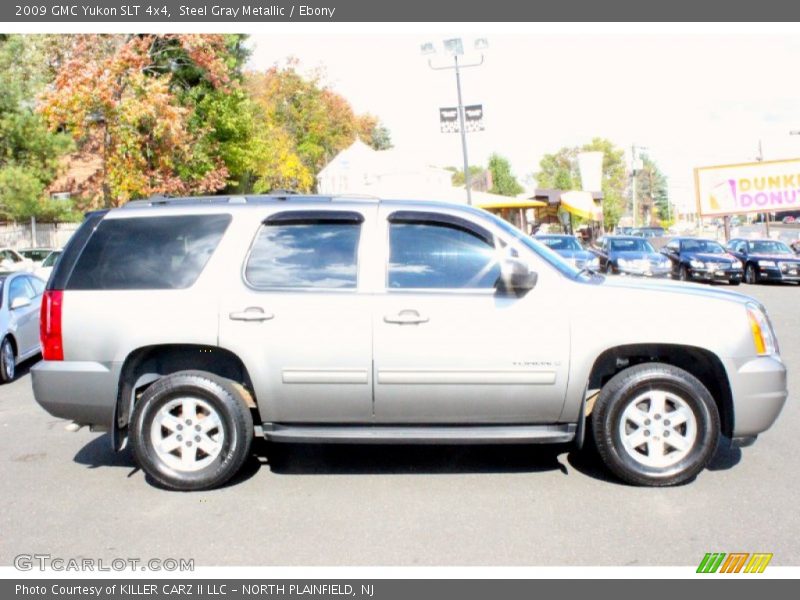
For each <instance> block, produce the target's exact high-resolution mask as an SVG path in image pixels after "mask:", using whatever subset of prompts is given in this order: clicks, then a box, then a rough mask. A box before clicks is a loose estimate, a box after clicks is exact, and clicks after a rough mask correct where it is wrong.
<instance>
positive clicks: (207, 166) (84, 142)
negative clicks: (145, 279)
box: [40, 34, 237, 206]
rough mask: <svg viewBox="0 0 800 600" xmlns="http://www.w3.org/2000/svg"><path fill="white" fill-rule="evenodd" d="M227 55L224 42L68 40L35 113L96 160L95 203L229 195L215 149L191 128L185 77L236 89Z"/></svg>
mask: <svg viewBox="0 0 800 600" xmlns="http://www.w3.org/2000/svg"><path fill="white" fill-rule="evenodd" d="M228 50H229V49H228V46H227V45H226V38H225V36H221V35H194V34H192V35H186V34H181V35H166V36H155V35H80V36H75V37H74V38H72V43H71V45H70V47H69V48H68V50H67V51H66V52H65V55H64V58H63V61H62V63H61V66H60V69H59V70H58V72H57V74H56V77H55V80H54V82H53V84H52V86H51V88H50V89H49V91H48V92H47V93H45V94H44V96H43V97H42V101H41V105H40V111H41V113H42V115H43V116H44V117H45V119H46V120H47V122H48V123H49V125H50V127H51V129H53V130H65V131H68V132H69V133H70V134H71V136H72V137H73V138H74V139H75V140H76V142H77V143H78V144H79V145H80V146H81V147H82V148H84V149H86V148H88V149H90V150H94V151H96V152H97V153H99V154H100V155H101V156H102V162H103V169H102V172H101V173H98V175H97V177H95V181H94V189H93V193H92V195H93V197H94V198H93V200H94V201H93V202H92V203H93V204H99V203H102V204H103V205H105V206H114V205H118V204H120V203H123V202H125V201H127V200H129V199H131V198H137V197H142V196H148V195H152V194H189V193H201V192H214V191H216V190H220V189H222V188H223V187H225V186H226V184H227V181H228V174H229V172H228V168H227V166H226V164H225V161H224V160H223V159H222V157H221V156H220V153H219V151H218V150H219V149H218V143H219V142H218V140H216V139H215V138H214V136H213V135H211V132H210V130H209V128H208V127H207V126H206V125H205V124H204V123H202V122H198V121H197V120H194V121H193V116H194V114H195V106H194V103H193V102H188V101H187V98H189V96H188V95H187V86H188V85H189V84H190V83H191V82H189V83H187V80H186V76H187V73H191V74H192V77H193V78H194V85H197V83H198V82H202V85H203V86H204V87H206V88H207V89H209V90H215V89H219V88H222V87H223V86H229V87H231V88H235V87H236V85H237V83H236V82H235V81H234V80H233V78H232V77H231V74H232V71H231V64H230V61H229V60H228V59H229V56H228Z"/></svg>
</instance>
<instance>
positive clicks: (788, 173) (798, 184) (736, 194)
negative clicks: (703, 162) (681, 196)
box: [694, 158, 800, 216]
mask: <svg viewBox="0 0 800 600" xmlns="http://www.w3.org/2000/svg"><path fill="white" fill-rule="evenodd" d="M694 181H695V191H696V193H697V211H698V212H699V213H700V214H701V215H703V216H720V215H729V214H736V213H748V212H780V211H783V210H800V158H798V159H791V160H773V161H766V162H756V163H742V164H738V165H719V166H716V167H699V168H697V169H695V170H694Z"/></svg>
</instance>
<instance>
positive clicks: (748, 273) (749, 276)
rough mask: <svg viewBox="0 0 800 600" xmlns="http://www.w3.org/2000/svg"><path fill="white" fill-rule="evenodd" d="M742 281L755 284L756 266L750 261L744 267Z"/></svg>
mask: <svg viewBox="0 0 800 600" xmlns="http://www.w3.org/2000/svg"><path fill="white" fill-rule="evenodd" d="M744 282H745V283H747V284H749V285H755V283H756V268H755V267H754V266H753V264H752V263H751V264H749V265H747V266H746V267H745V269H744Z"/></svg>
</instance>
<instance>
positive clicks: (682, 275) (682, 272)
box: [678, 265, 689, 281]
mask: <svg viewBox="0 0 800 600" xmlns="http://www.w3.org/2000/svg"><path fill="white" fill-rule="evenodd" d="M678 279H680V280H681V281H689V269H687V268H686V265H681V266H680V268H679V269H678Z"/></svg>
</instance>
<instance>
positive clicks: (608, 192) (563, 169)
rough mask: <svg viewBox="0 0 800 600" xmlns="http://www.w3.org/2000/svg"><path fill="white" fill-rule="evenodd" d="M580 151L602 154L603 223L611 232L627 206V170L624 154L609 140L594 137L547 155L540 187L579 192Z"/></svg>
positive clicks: (541, 171) (539, 174)
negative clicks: (583, 142)
mask: <svg viewBox="0 0 800 600" xmlns="http://www.w3.org/2000/svg"><path fill="white" fill-rule="evenodd" d="M580 152H602V153H603V179H602V192H603V220H604V224H605V227H606V228H607V229H611V228H613V227H614V226H616V224H617V223H618V222H619V219H620V217H621V216H622V212H623V210H624V207H625V198H626V196H625V193H626V187H627V171H626V168H625V153H624V152H623V150H622V149H620V148H617V147H616V146H615V145H614V144H613V143H612V142H611V141H610V140H607V139H605V138H593V139H592V141H591V142H589V143H587V144H584V145H583V146H573V147H564V148H561V149H560V150H559V151H558V152H555V153H554V154H545V155H544V156H543V157H542V159H541V161H540V162H539V169H540V170H539V171H538V172H537V173H536V174H535V177H536V182H537V185H538V186H539V187H541V188H552V189H557V190H577V189H580V185H581V184H580V173H579V172H578V164H577V157H578V154H579V153H580Z"/></svg>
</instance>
